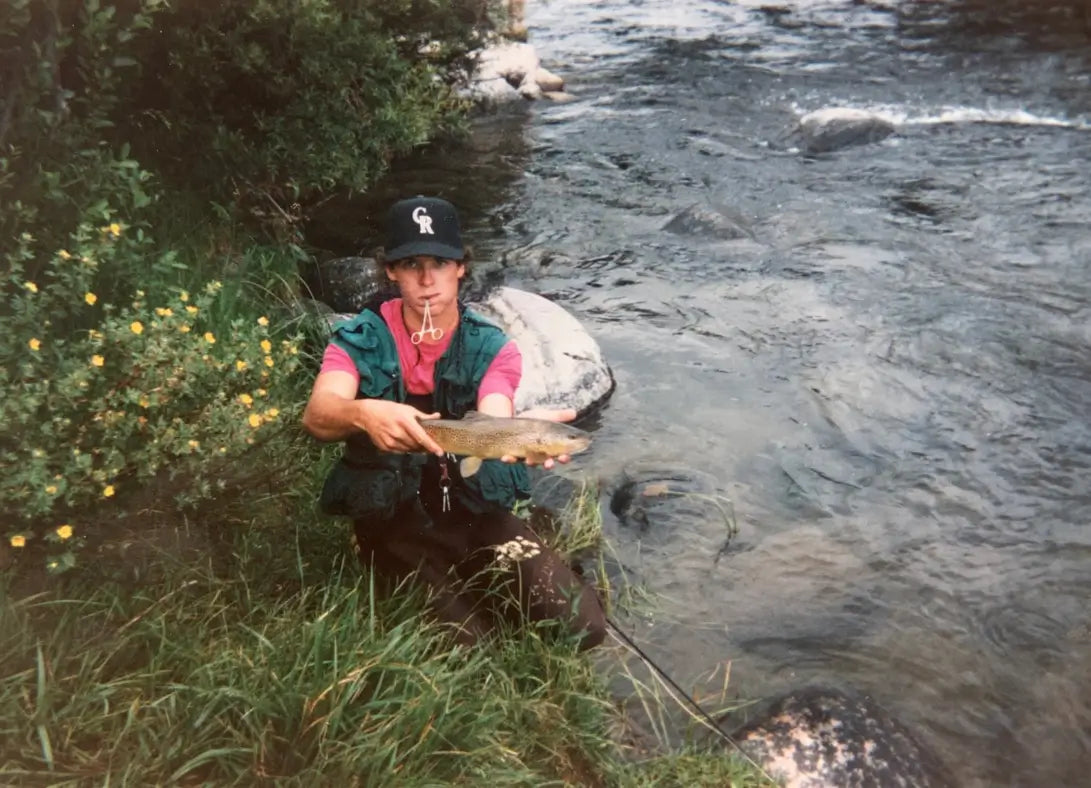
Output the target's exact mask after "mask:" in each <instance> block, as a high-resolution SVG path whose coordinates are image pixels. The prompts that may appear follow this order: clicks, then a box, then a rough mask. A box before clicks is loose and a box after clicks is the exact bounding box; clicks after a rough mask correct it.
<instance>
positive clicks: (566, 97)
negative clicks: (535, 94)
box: [542, 90, 576, 104]
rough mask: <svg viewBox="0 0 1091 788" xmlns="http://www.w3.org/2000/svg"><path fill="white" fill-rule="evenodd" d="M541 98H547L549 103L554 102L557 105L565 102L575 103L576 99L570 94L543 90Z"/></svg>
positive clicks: (561, 91)
mask: <svg viewBox="0 0 1091 788" xmlns="http://www.w3.org/2000/svg"><path fill="white" fill-rule="evenodd" d="M542 98H547V99H549V100H550V101H556V102H557V103H559V104H563V103H565V102H567V101H575V100H576V97H575V96H573V95H572V94H571V93H566V92H564V91H563V90H543V91H542Z"/></svg>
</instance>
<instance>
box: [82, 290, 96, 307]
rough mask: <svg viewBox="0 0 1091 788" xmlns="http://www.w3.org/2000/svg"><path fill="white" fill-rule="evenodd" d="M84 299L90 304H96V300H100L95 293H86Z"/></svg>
mask: <svg viewBox="0 0 1091 788" xmlns="http://www.w3.org/2000/svg"><path fill="white" fill-rule="evenodd" d="M83 300H84V301H86V302H87V303H88V305H89V306H94V305H95V302H96V301H98V296H97V295H95V294H94V293H84V294H83Z"/></svg>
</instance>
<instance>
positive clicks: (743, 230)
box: [663, 203, 754, 241]
mask: <svg viewBox="0 0 1091 788" xmlns="http://www.w3.org/2000/svg"><path fill="white" fill-rule="evenodd" d="M663 229H664V230H666V231H667V232H669V233H674V234H675V235H688V236H691V237H697V238H708V239H714V240H720V241H734V240H738V239H740V238H749V239H753V238H754V233H753V231H752V230H751V229H750V228H749V227H748V226H747V223H746V220H745V219H744V218H743V217H742V216H740V215H738V214H736V213H734V212H733V211H731V210H730V209H728V208H724V207H722V206H711V205H703V204H701V203H694V204H693V205H691V206H689V207H688V208H686V209H685V210H684V211H682V212H681V213H679V214H678V215H677V216H675V217H674V218H673V219H671V220H670V221H669V222H667V223H666V224H665V225H663Z"/></svg>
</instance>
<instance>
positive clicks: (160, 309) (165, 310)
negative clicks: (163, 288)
mask: <svg viewBox="0 0 1091 788" xmlns="http://www.w3.org/2000/svg"><path fill="white" fill-rule="evenodd" d="M155 314H157V315H159V316H160V317H170V316H171V315H173V314H174V312H172V311H171V308H170V307H169V306H157V307H156V308H155Z"/></svg>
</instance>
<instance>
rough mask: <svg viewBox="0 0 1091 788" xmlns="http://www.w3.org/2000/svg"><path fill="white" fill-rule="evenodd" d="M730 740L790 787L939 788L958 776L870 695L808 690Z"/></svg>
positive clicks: (789, 696)
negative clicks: (954, 776)
mask: <svg viewBox="0 0 1091 788" xmlns="http://www.w3.org/2000/svg"><path fill="white" fill-rule="evenodd" d="M731 738H732V739H733V740H734V741H735V742H736V743H737V744H738V745H739V746H740V747H741V748H742V750H743V751H744V752H746V753H747V754H748V755H749V756H750V757H751V758H753V759H754V760H755V761H756V762H757V763H758V765H760V766H761V767H762V769H764V770H765V771H766V772H767V773H768V774H769V775H770V776H771V777H773V778H774V779H778V780H780V781H781V784H782V785H783V786H785V788H865V786H875V788H880V786H881V787H882V788H886V787H887V786H890V788H898V787H902V788H909V787H910V786H912V787H913V788H940V786H953V785H954V781H953V779H952V776H951V775H950V774H949V773H948V772H947V769H946V767H945V766H944V765H943V764H942V763H941V762H940V761H939V759H938V758H937V757H936V755H935V754H934V753H932V752H931V751H930V750H929V749H928V748H927V747H925V745H924V744H923V743H921V742H920V741H919V740H918V739H917V738H916V737H915V736H914V735H913V733H912V732H910V730H909V729H908V728H906V727H905V726H904V725H903V724H901V723H900V722H898V721H897V720H895V719H894V718H893V717H892V716H890V715H889V714H888V713H887V712H886V711H884V710H883V709H882V708H881V707H880V706H879V705H878V704H877V703H875V702H874V701H873V700H872V699H871V698H868V697H867V696H856V695H854V694H851V693H847V692H843V691H841V690H836V689H831V688H828V687H806V688H803V689H799V690H793V691H791V692H788V693H786V694H784V695H782V696H780V697H778V698H776V699H775V700H773V701H772V703H771V704H769V705H768V706H767V708H765V710H764V711H763V712H762V713H761V714H759V716H758V717H757V718H756V719H754V720H752V721H751V722H748V723H746V724H745V725H743V726H742V727H741V728H738V729H736V730H735V731H734V732H733V733H731Z"/></svg>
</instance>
